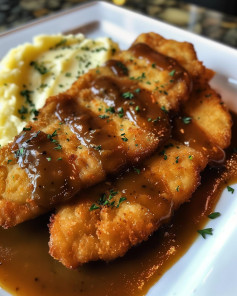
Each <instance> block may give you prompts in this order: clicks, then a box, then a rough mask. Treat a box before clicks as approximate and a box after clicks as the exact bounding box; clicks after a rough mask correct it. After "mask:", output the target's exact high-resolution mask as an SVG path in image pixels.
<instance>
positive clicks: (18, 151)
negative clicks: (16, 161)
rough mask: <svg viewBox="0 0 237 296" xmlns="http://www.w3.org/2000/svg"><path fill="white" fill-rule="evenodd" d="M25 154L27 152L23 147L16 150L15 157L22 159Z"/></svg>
mask: <svg viewBox="0 0 237 296" xmlns="http://www.w3.org/2000/svg"><path fill="white" fill-rule="evenodd" d="M25 152H26V150H25V149H24V148H23V147H21V148H19V149H18V150H16V151H15V152H14V154H15V157H21V156H24V155H25Z"/></svg>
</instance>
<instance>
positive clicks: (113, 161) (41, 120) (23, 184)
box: [0, 36, 194, 227]
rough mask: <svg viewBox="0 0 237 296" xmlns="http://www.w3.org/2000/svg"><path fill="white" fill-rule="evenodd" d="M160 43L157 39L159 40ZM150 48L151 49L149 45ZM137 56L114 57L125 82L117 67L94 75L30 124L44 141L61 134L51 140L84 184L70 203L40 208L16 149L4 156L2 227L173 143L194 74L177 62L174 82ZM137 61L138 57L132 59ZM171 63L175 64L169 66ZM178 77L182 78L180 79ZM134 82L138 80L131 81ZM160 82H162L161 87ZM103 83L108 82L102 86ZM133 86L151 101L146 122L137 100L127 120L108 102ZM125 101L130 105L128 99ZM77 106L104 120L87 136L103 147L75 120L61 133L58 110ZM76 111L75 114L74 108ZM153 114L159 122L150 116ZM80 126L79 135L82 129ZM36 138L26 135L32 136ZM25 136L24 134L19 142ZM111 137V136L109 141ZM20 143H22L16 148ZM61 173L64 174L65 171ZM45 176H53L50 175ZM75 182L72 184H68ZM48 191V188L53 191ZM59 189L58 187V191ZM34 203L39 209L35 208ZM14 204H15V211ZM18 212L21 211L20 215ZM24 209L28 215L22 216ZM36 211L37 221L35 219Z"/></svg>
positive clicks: (0, 165) (0, 166) (1, 156)
mask: <svg viewBox="0 0 237 296" xmlns="http://www.w3.org/2000/svg"><path fill="white" fill-rule="evenodd" d="M155 38H156V36H154V38H153V39H155ZM157 38H158V37H157ZM149 40H150V39H149ZM149 40H148V41H149ZM144 42H145V43H146V41H144ZM149 42H150V41H149ZM148 45H149V48H151V50H152V52H153V53H152V56H153V55H156V53H155V54H154V49H155V50H158V49H159V48H158V47H157V48H154V47H153V43H152V42H151V43H149V44H148ZM167 46H168V45H167ZM171 46H172V44H171ZM134 52H135V51H134V49H132V47H131V48H130V49H129V50H127V51H124V52H121V53H119V54H118V55H117V56H115V57H114V59H115V60H116V61H119V62H121V61H122V63H123V64H124V65H123V67H125V68H126V69H127V70H126V71H128V73H124V75H122V76H121V75H117V74H116V73H114V71H113V67H111V66H109V64H107V65H105V66H104V67H101V68H99V69H96V70H91V71H90V72H89V73H87V74H86V75H84V76H83V77H81V78H80V79H79V80H78V81H77V82H76V83H74V85H73V86H72V88H71V89H70V90H68V91H67V92H66V93H64V94H60V95H58V96H55V97H51V98H49V99H48V100H47V102H46V105H45V106H44V107H43V108H42V109H41V110H40V114H39V116H38V121H36V122H30V123H29V124H28V127H31V128H32V132H34V134H31V135H33V136H35V135H36V134H37V132H38V131H40V135H42V137H43V136H44V138H45V136H48V137H49V138H50V137H51V136H50V135H53V134H54V132H55V131H57V132H56V134H57V135H56V136H53V137H54V138H52V137H51V138H50V139H51V140H52V141H57V143H58V145H60V146H61V147H62V157H61V156H60V157H59V158H60V159H63V163H64V164H65V165H67V164H70V166H71V167H72V168H73V170H72V171H73V174H74V175H72V176H71V175H70V177H68V179H69V181H70V180H72V179H76V180H78V183H77V185H75V184H73V186H69V187H70V188H72V187H73V188H74V191H73V192H72V193H71V192H70V190H68V191H65V192H66V193H65V195H66V198H65V199H64V200H61V199H59V200H58V199H55V198H53V199H52V200H51V199H50V198H49V202H47V200H44V203H43V204H42V203H41V202H39V200H40V199H41V196H39V198H38V199H37V200H36V199H35V197H34V196H32V192H34V190H35V187H32V179H30V178H29V177H28V175H27V174H26V172H25V169H26V168H25V167H24V165H23V166H21V167H20V166H19V164H18V163H17V162H16V158H15V155H14V154H15V153H14V151H15V152H16V150H14V149H13V144H10V145H9V146H8V147H7V148H6V149H5V148H4V149H2V150H1V151H0V159H1V161H0V176H1V184H0V188H1V195H0V200H1V204H2V209H4V210H3V211H1V212H0V215H1V216H0V225H4V227H10V226H13V225H15V224H16V223H19V222H21V221H24V219H26V218H27V219H29V218H33V217H35V216H36V215H37V209H38V213H39V214H41V213H42V212H44V211H48V210H50V209H51V208H53V207H54V206H55V205H56V204H57V203H60V202H64V201H66V200H69V199H70V198H71V197H72V196H73V195H74V194H75V193H76V192H78V191H79V190H81V189H82V188H86V187H89V186H92V185H94V184H96V183H98V182H100V181H102V180H104V179H105V177H106V175H107V174H111V173H115V172H116V171H118V170H119V169H121V167H123V166H125V165H126V164H133V163H137V162H138V161H140V160H142V159H144V158H145V157H146V156H148V155H150V154H151V153H152V152H154V151H155V149H157V148H158V147H160V146H161V145H162V144H163V143H164V141H165V140H166V139H167V138H169V130H170V126H169V119H168V115H167V114H166V112H167V111H172V110H177V109H178V105H179V103H180V102H182V101H185V100H187V98H188V95H189V91H190V85H191V79H190V77H189V74H188V73H187V72H186V71H185V70H184V69H183V68H182V65H181V66H180V65H179V64H178V63H177V62H175V61H172V63H171V64H172V67H175V69H179V70H178V71H177V72H179V73H175V72H174V73H173V74H172V76H171V75H170V71H171V72H172V67H171V68H170V69H169V68H167V69H166V68H165V69H161V68H160V67H158V66H157V67H156V66H154V67H153V66H152V64H151V61H148V60H147V58H146V57H143V58H141V57H140V56H136V54H135V53H134ZM131 55H133V57H132V59H131ZM193 57H194V55H193ZM162 59H163V57H162ZM165 61H166V59H165ZM169 62H170V60H168V63H169ZM168 66H169V65H168ZM148 68H149V69H148ZM146 70H147V71H146ZM144 71H145V72H144ZM143 73H145V74H143ZM125 74H126V75H125ZM176 74H177V75H178V76H177V77H176ZM144 76H145V78H144ZM131 77H133V78H134V79H131ZM138 77H141V79H140V78H139V79H137V78H138ZM170 78H172V79H170ZM103 79H104V80H107V82H108V81H109V87H106V86H107V85H105V86H103V83H104V82H103V81H102V80H103ZM158 80H159V82H157V81H158ZM171 80H172V81H171ZM101 81H102V82H103V83H102V86H101ZM107 82H106V83H107ZM131 83H133V84H134V86H133V93H132V95H133V96H134V97H135V99H136V98H137V97H139V96H144V95H146V97H147V101H146V102H148V101H149V102H150V103H149V104H150V107H149V108H150V109H149V110H150V111H149V112H150V113H149V112H148V113H147V114H146V116H144V115H142V114H143V113H142V112H143V110H145V109H144V108H140V112H139V108H138V109H136V107H137V106H136V104H137V102H134V103H133V102H132V100H131V101H129V100H130V99H131V98H129V99H128V100H127V102H128V104H127V106H129V108H128V111H126V113H125V116H120V115H121V114H120V113H119V112H117V109H116V108H115V109H116V111H115V112H114V111H111V109H110V108H109V107H110V103H108V102H107V101H106V100H107V97H106V96H107V95H108V93H106V92H109V96H110V97H109V99H111V97H112V96H113V95H114V94H116V93H119V91H120V92H121V90H120V89H121V88H122V87H124V86H126V87H127V85H130V84H131ZM114 85H116V87H115V88H113V86H114ZM126 87H125V90H124V93H126V94H127V95H130V93H131V92H128V91H126ZM110 92H111V94H110ZM124 93H119V95H118V97H119V99H120V100H121V96H122V95H123V94H124ZM123 100H124V101H126V97H125V98H124V99H123ZM73 104H74V105H75V108H76V109H77V108H79V109H80V110H84V111H83V112H86V113H87V115H88V113H90V116H92V115H93V117H96V118H97V121H98V118H100V123H99V125H97V126H96V128H95V129H93V128H91V127H90V126H89V124H88V125H87V128H88V130H86V131H87V132H88V133H89V132H90V131H91V130H95V134H101V135H104V136H103V137H104V141H103V143H100V142H98V143H97V144H96V145H94V144H93V143H92V144H88V143H87V144H85V143H84V142H83V141H82V140H81V138H83V136H84V134H86V133H82V135H79V136H78V134H76V133H75V131H73V128H72V127H71V126H70V122H71V121H70V120H71V119H70V118H71V117H70V118H69V117H67V120H66V122H63V124H62V125H61V126H60V128H59V124H60V122H61V121H64V119H61V118H60V116H59V115H58V114H59V113H58V111H57V110H58V109H57V108H58V106H59V105H60V106H62V109H66V108H67V106H72V105H73ZM145 107H147V106H145ZM71 109H72V110H73V108H72V107H71ZM130 109H133V111H131V113H130V116H128V115H127V114H128V113H129V112H130V111H129V110H130ZM108 110H109V111H108ZM112 110H113V109H112ZM161 110H162V111H161ZM83 112H81V113H80V116H83ZM150 114H153V115H154V116H149V115H150ZM80 116H78V117H80ZM88 116H89V115H88ZM69 119H70V120H69ZM105 119H107V120H105ZM112 125H113V133H111V131H109V128H108V126H112ZM77 126H78V127H79V128H78V130H79V129H80V124H78V125H77ZM157 126H158V127H159V128H157ZM121 129H122V133H121ZM32 132H26V134H29V133H32ZM78 133H79V131H78ZM22 136H23V134H21V135H20V136H19V137H22ZM105 136H107V138H106V139H105ZM19 137H17V138H16V140H15V143H16V141H17V139H19ZM112 139H116V141H115V144H114V145H113V144H111V143H112V141H111V140H112ZM87 140H88V139H87ZM89 141H90V139H89ZM15 143H14V145H15ZM40 146H41V145H39V147H40ZM14 147H15V146H14ZM19 147H20V146H19ZM78 147H80V149H78ZM101 147H102V148H101ZM104 147H107V148H104ZM108 147H109V148H108ZM103 148H104V149H103ZM96 149H97V150H96ZM13 150H14V151H13ZM46 152H47V151H46ZM42 153H43V152H42ZM36 154H37V153H36ZM38 154H40V153H38ZM8 160H10V162H8ZM23 163H25V162H23ZM55 165H56V162H55V163H54V164H53V165H52V168H53V169H54V167H55ZM58 171H60V172H62V170H61V169H60V170H58ZM74 171H75V172H74ZM44 174H45V176H47V173H46V172H44ZM53 174H54V175H55V176H56V174H57V172H56V171H55V170H54V171H53V170H52V175H53ZM45 179H47V177H45ZM69 181H68V180H67V182H69ZM52 183H53V182H52ZM74 185H75V186H74ZM41 187H42V186H41ZM43 187H45V188H46V187H47V186H43ZM55 188H56V186H55ZM55 188H54V186H52V189H53V190H54V189H55ZM36 189H37V188H36ZM37 190H38V189H37ZM55 190H56V189H55ZM45 196H47V195H45ZM32 200H34V201H35V203H36V204H33V205H32V203H33V202H32ZM5 202H8V204H6V205H5ZM9 202H11V209H10V206H9ZM14 205H15V207H16V210H15V213H16V212H17V215H16V216H17V219H15V218H13V215H12V212H14ZM8 209H9V210H8ZM17 209H19V212H18V210H17ZM21 209H22V214H21V212H20V211H21ZM31 210H32V215H31V214H30V212H31ZM26 212H27V214H26ZM21 216H22V217H21Z"/></svg>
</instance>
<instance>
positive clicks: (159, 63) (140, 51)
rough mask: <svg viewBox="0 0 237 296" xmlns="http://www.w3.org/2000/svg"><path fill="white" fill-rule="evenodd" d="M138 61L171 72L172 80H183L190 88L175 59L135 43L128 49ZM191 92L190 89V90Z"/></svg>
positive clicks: (187, 76)
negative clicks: (143, 59) (143, 61)
mask: <svg viewBox="0 0 237 296" xmlns="http://www.w3.org/2000/svg"><path fill="white" fill-rule="evenodd" d="M129 51H131V52H132V53H133V54H134V55H135V56H136V57H137V58H138V59H141V58H146V59H147V61H148V62H149V63H150V64H153V65H154V67H158V68H160V69H161V70H168V71H173V74H172V76H173V77H172V78H173V79H176V80H179V79H180V80H181V79H182V80H185V81H186V83H187V84H188V85H190V87H192V83H191V80H190V79H191V78H190V76H189V74H188V72H187V71H186V70H185V69H184V68H183V67H182V66H181V65H180V64H179V63H177V61H176V60H175V59H172V58H170V57H167V56H165V55H163V54H161V53H159V52H157V51H155V50H154V49H152V48H151V47H149V46H148V45H147V44H145V43H136V44H134V45H132V46H131V47H130V49H129ZM190 90H191V89H190Z"/></svg>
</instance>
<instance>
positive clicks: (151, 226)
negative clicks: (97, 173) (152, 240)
mask: <svg viewBox="0 0 237 296" xmlns="http://www.w3.org/2000/svg"><path fill="white" fill-rule="evenodd" d="M177 147H178V148H177ZM164 149H165V150H166V157H165V158H164V156H163V155H156V156H153V157H152V158H151V159H150V160H148V161H146V162H145V164H144V168H143V169H141V172H140V174H139V175H137V173H136V172H130V173H128V174H126V175H125V176H124V177H123V178H120V179H118V180H117V181H115V182H114V183H112V184H110V185H109V186H107V187H106V188H104V185H103V184H102V185H98V186H96V187H94V188H91V189H90V190H89V191H87V192H86V193H84V194H82V195H81V196H78V198H77V200H78V201H77V202H75V203H73V204H71V205H67V206H63V207H62V208H61V209H59V211H58V212H57V214H56V215H55V216H54V217H53V218H52V219H51V223H50V233H51V236H50V243H49V246H50V254H51V255H52V256H53V257H54V258H56V259H58V260H59V261H60V262H62V263H63V264H64V265H65V266H66V267H68V268H76V267H77V266H78V265H80V264H82V263H85V262H88V261H94V260H98V259H101V260H105V261H110V260H113V259H115V258H117V257H120V256H123V255H124V254H125V253H126V252H127V251H128V249H129V248H131V247H132V246H134V245H136V244H138V243H140V242H142V241H143V240H146V239H148V237H149V236H150V235H151V234H152V233H153V232H154V231H155V230H156V229H157V228H158V227H159V226H160V225H161V224H162V223H164V222H165V221H167V219H168V218H169V217H170V216H171V214H172V212H173V210H174V209H177V208H178V207H179V206H180V204H182V203H183V202H185V201H187V200H188V199H189V198H190V196H191V194H192V193H193V192H194V191H195V189H196V188H197V186H198V184H199V182H200V175H199V173H200V171H201V170H202V169H203V168H204V167H205V165H206V162H207V159H206V158H205V157H203V156H202V154H201V153H199V152H197V151H195V150H194V149H192V148H189V147H185V146H184V145H182V144H177V143H169V145H168V148H166V147H164ZM177 156H178V162H177ZM190 156H192V160H191V159H190ZM144 183H145V184H146V185H144ZM144 186H146V189H144ZM102 188H103V189H105V192H106V193H108V194H107V195H108V196H109V194H110V192H111V190H109V189H111V188H112V189H113V192H116V194H115V196H114V197H113V199H112V200H115V206H113V207H112V206H100V208H99V209H96V210H90V208H91V206H92V204H93V203H95V202H96V200H97V199H98V192H101V190H102ZM121 197H126V200H125V201H124V202H123V203H121V204H120V205H119V206H118V207H117V206H116V205H117V204H118V202H119V200H120V198H121ZM112 200H111V201H112Z"/></svg>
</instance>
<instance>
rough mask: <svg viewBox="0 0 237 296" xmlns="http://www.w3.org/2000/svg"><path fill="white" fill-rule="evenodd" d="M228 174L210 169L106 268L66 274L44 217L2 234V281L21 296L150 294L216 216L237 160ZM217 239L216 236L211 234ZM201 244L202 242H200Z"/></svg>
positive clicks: (100, 264) (97, 264) (99, 264)
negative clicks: (165, 217)
mask: <svg viewBox="0 0 237 296" xmlns="http://www.w3.org/2000/svg"><path fill="white" fill-rule="evenodd" d="M233 121H234V125H233V129H232V135H233V139H232V143H231V146H230V148H228V149H227V153H226V158H227V159H229V158H230V157H231V154H233V150H234V148H235V149H236V147H237V138H234V136H235V135H236V133H237V116H236V115H234V114H233ZM233 159H234V161H233V162H232V164H231V165H232V169H229V170H227V171H226V172H225V173H224V171H225V169H224V168H223V167H219V168H216V167H209V168H207V169H206V170H205V171H204V172H203V174H202V184H201V186H200V187H199V188H198V190H197V191H196V192H195V193H194V195H193V197H192V199H191V202H189V203H186V204H184V205H182V206H181V207H180V209H179V210H178V211H176V213H175V215H174V216H173V218H172V220H171V221H170V222H169V223H168V224H167V225H165V226H163V227H162V228H160V229H159V230H158V231H157V232H156V233H155V234H154V235H153V236H152V237H151V238H150V239H149V240H148V241H147V242H144V243H142V244H141V245H139V246H138V247H135V248H133V249H132V250H130V251H129V252H128V254H126V255H125V256H124V257H123V258H120V259H117V260H115V261H114V262H111V263H109V264H107V263H103V262H95V263H90V264H86V265H84V266H82V267H80V268H78V269H77V270H67V269H66V268H64V267H63V266H62V265H61V264H60V263H58V262H56V261H55V260H54V259H52V258H51V257H50V256H49V255H48V245H47V244H48V239H49V234H48V229H47V223H48V216H43V217H41V218H38V219H36V220H34V221H29V222H26V223H23V224H21V225H18V226H17V227H14V228H12V229H8V230H3V229H0V279H1V280H0V282H1V286H2V287H3V288H4V289H6V290H7V291H9V292H10V293H12V294H13V295H21V296H31V295H34V296H38V295H42V294H43V295H45V296H54V295H55V296H56V295H57V296H60V295H62V296H65V295H67V296H78V295H80V296H81V295H86V296H92V295H93V296H94V295H95V294H96V295H98V296H105V295H108V296H114V295H127V296H133V295H134V296H139V295H145V294H146V292H147V291H148V289H149V288H150V287H151V286H152V285H153V284H154V283H155V282H156V281H157V280H158V279H159V278H160V277H161V276H162V275H163V274H164V273H165V272H166V271H167V270H168V269H169V268H170V267H171V266H172V265H173V264H174V263H175V262H176V261H177V260H178V259H180V257H181V256H182V255H183V254H184V253H185V252H186V251H187V250H188V248H189V247H190V246H191V244H192V243H193V242H194V241H195V239H196V238H197V237H198V234H197V230H198V229H202V228H204V227H205V223H206V222H207V221H208V218H207V215H208V214H210V213H211V212H212V211H214V208H215V205H216V203H217V201H218V199H219V196H220V193H221V191H222V189H223V188H225V187H226V186H227V184H231V183H233V182H236V181H237V174H236V169H233V166H235V167H236V164H237V157H236V156H235V158H233ZM213 235H215V234H213ZM203 244H205V240H203Z"/></svg>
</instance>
